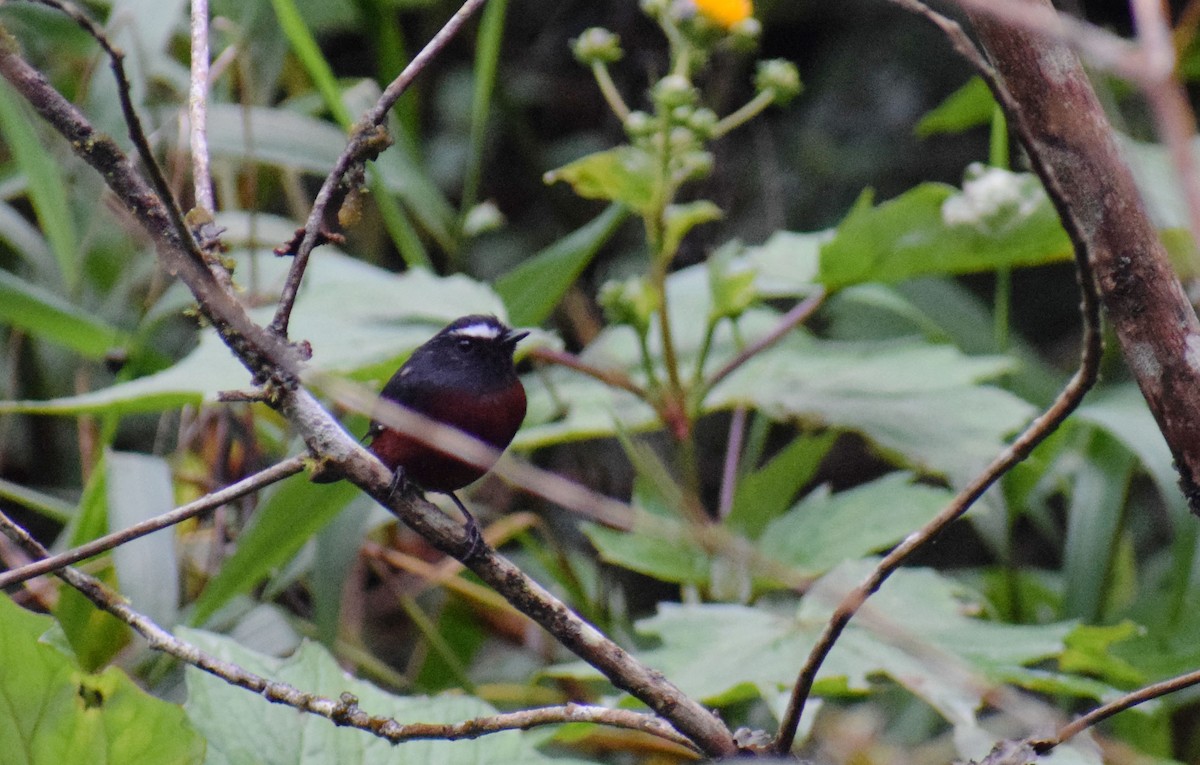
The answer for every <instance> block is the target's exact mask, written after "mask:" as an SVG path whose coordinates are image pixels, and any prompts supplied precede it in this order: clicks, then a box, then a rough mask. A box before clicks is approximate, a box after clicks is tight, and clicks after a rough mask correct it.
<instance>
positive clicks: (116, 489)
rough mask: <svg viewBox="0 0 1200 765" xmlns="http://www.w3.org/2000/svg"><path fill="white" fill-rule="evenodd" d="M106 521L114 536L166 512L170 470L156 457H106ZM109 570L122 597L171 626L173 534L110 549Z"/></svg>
mask: <svg viewBox="0 0 1200 765" xmlns="http://www.w3.org/2000/svg"><path fill="white" fill-rule="evenodd" d="M104 464H105V469H106V470H107V471H108V475H107V476H106V480H105V490H106V494H107V498H108V521H109V525H110V526H111V529H110V530H111V531H119V530H120V529H124V528H127V527H129V526H132V525H134V524H135V523H140V522H142V521H145V520H149V519H150V518H153V517H154V516H156V515H161V514H162V513H165V512H168V511H170V510H171V509H172V508H173V507H174V506H175V496H174V488H173V486H172V483H171V468H170V466H169V465H167V463H166V461H165V460H163V459H162V458H161V457H154V456H152V455H149V454H134V453H132V452H117V451H111V452H109V453H108V454H107V455H106V457H105V460H104ZM113 566H114V567H115V568H116V571H117V581H118V582H119V583H120V585H121V593H122V594H123V595H124V596H125V597H127V598H129V600H130V601H131V602H132V603H133V605H134V607H135V608H137V610H138V611H140V612H141V613H143V614H146V615H147V616H149V617H150V618H151V619H153V620H154V621H155V623H156V624H158V625H159V626H161V627H167V628H169V627H171V626H173V625H174V624H175V622H176V621H177V617H178V613H179V597H180V590H179V560H178V557H177V556H176V555H175V537H174V533H173V529H166V530H163V531H159V532H157V533H154V534H149V535H147V536H144V537H142V538H140V539H134V540H132V541H130V542H126V543H124V544H123V545H121V546H120V547H117V548H116V549H114V550H113Z"/></svg>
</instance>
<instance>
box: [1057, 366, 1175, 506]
mask: <svg viewBox="0 0 1200 765" xmlns="http://www.w3.org/2000/svg"><path fill="white" fill-rule="evenodd" d="M1076 416H1077V417H1078V418H1079V419H1081V420H1084V421H1086V422H1089V423H1092V424H1093V425H1096V426H1098V427H1100V428H1103V429H1104V431H1105V432H1106V433H1108V434H1109V435H1111V436H1112V437H1113V438H1115V439H1117V440H1119V441H1120V442H1121V443H1123V444H1124V445H1125V446H1126V448H1128V449H1129V450H1130V451H1131V452H1133V453H1134V454H1136V455H1137V457H1138V459H1139V460H1140V461H1141V463H1142V466H1143V467H1144V468H1145V469H1146V471H1147V472H1149V474H1150V476H1151V477H1152V478H1153V479H1154V483H1155V485H1156V486H1157V487H1158V493H1159V496H1161V497H1162V500H1163V502H1164V503H1166V506H1167V509H1168V510H1170V511H1171V520H1172V521H1174V523H1175V524H1176V526H1177V527H1183V526H1185V525H1191V524H1193V523H1195V520H1194V518H1193V517H1192V515H1191V513H1190V512H1189V511H1188V507H1187V502H1186V501H1185V500H1184V497H1183V495H1182V493H1181V492H1180V491H1179V484H1178V481H1179V475H1178V473H1176V472H1175V463H1174V458H1172V456H1171V450H1170V449H1169V448H1168V447H1167V442H1166V441H1165V440H1163V435H1162V431H1161V430H1159V429H1158V423H1156V422H1155V421H1154V415H1152V414H1150V409H1149V408H1148V407H1147V406H1146V399H1145V398H1143V397H1142V394H1141V391H1139V390H1138V388H1137V386H1136V385H1135V384H1133V383H1122V384H1119V385H1109V386H1105V387H1103V388H1101V389H1100V390H1097V391H1095V392H1093V393H1092V394H1090V395H1089V396H1088V397H1087V399H1085V400H1084V403H1083V405H1082V406H1080V407H1079V411H1078V412H1077V413H1076Z"/></svg>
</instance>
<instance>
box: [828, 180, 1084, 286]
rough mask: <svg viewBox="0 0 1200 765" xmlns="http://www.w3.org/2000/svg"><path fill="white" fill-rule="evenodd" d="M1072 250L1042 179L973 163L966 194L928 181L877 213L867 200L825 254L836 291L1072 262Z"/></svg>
mask: <svg viewBox="0 0 1200 765" xmlns="http://www.w3.org/2000/svg"><path fill="white" fill-rule="evenodd" d="M1071 255H1072V248H1071V243H1070V240H1069V239H1068V238H1067V234H1066V232H1065V231H1063V229H1062V226H1061V224H1060V223H1059V221H1058V215H1057V213H1056V212H1055V211H1054V207H1053V205H1051V204H1050V201H1049V199H1048V198H1047V197H1046V193H1045V191H1044V190H1043V189H1042V187H1041V184H1040V183H1039V182H1038V180H1037V178H1036V176H1034V175H1032V174H1029V173H1012V172H1009V171H1007V170H1001V169H999V168H985V167H983V166H981V165H973V166H972V167H971V168H968V171H967V178H966V180H965V181H964V183H963V190H962V191H961V192H960V191H958V190H956V189H954V188H953V187H951V186H945V185H942V184H936V183H925V184H922V185H920V186H918V187H916V188H915V189H912V190H910V191H907V192H905V193H904V194H902V195H900V196H899V197H897V198H895V199H893V200H890V201H888V202H884V203H883V204H881V205H879V206H877V207H873V206H871V204H870V196H869V194H868V195H864V196H863V197H862V198H860V200H859V202H858V203H857V204H855V206H854V208H853V209H852V210H851V211H850V213H849V215H847V216H846V219H845V220H843V221H842V223H841V224H840V225H839V226H838V228H837V231H836V233H835V235H834V237H833V239H832V240H830V241H829V242H826V243H825V245H824V246H823V247H822V248H821V268H820V276H819V280H820V281H821V282H822V283H823V284H825V285H826V286H828V287H834V288H836V287H844V286H847V285H850V284H857V283H860V282H868V281H875V282H898V281H903V280H905V279H910V278H912V277H914V276H923V275H929V274H944V275H949V274H964V273H972V272H976V271H986V270H991V269H996V268H1015V267H1019V266H1035V265H1043V264H1046V263H1054V262H1058V261H1063V260H1068V259H1069V258H1070V257H1071Z"/></svg>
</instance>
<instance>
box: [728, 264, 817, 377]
mask: <svg viewBox="0 0 1200 765" xmlns="http://www.w3.org/2000/svg"><path fill="white" fill-rule="evenodd" d="M823 302H825V288H824V287H818V288H817V290H816V292H813V293H812V294H811V295H809V296H808V297H806V298H804V299H803V300H801V301H800V302H799V303H797V304H796V305H794V306H792V309H791V310H790V311H788V312H787V313H785V314H784V315H783V318H781V319H780V320H779V323H778V324H776V325H775V328H774V329H772V330H771V331H770V332H768V333H767V334H765V335H763V336H762V337H761V338H759V339H758V340H757V341H755V342H754V343H752V344H751V345H749V346H747V347H746V348H745V349H744V350H743V351H742V352H741V353H739V354H738V355H736V356H734V357H733V358H732V359H730V360H729V361H727V362H726V363H725V365H724V366H722V367H721V368H720V369H718V370H717V371H716V372H714V373H713V375H712V377H710V378H708V380H707V381H705V389H706V390H711V389H713V388H715V387H717V385H719V384H720V383H721V381H722V380H724V379H725V378H726V377H728V376H729V375H731V374H733V373H734V372H735V371H737V370H738V368H740V367H741V366H742V365H743V364H745V363H746V362H747V361H749V360H750V359H752V358H754V357H755V356H757V355H758V354H760V353H762V352H763V351H765V350H766V349H768V348H770V347H771V346H772V345H774V344H775V343H778V342H779V341H780V340H782V339H783V338H784V336H785V335H787V333H788V332H791V331H792V330H793V329H795V328H796V327H798V326H800V324H801V323H803V322H804V321H805V320H806V319H808V317H809V316H812V315H813V312H814V311H816V310H817V309H818V308H820V307H821V303H823Z"/></svg>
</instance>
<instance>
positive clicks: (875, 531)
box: [760, 473, 954, 575]
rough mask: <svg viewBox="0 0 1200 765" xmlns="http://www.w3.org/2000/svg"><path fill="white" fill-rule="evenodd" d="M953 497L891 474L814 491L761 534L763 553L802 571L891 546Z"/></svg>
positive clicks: (820, 568)
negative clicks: (833, 489)
mask: <svg viewBox="0 0 1200 765" xmlns="http://www.w3.org/2000/svg"><path fill="white" fill-rule="evenodd" d="M953 497H954V495H953V494H952V493H951V492H949V491H947V490H945V489H939V488H934V487H932V486H922V485H919V484H914V483H913V482H912V476H911V475H908V474H906V473H892V474H890V475H887V476H884V477H883V478H880V479H878V480H875V481H871V482H870V483H866V484H863V485H861V486H857V487H855V488H853V489H849V490H847V491H841V492H838V493H836V494H829V493H828V492H813V493H812V494H810V495H809V496H807V497H805V498H804V499H803V500H802V501H801V502H800V503H799V504H798V505H796V507H794V508H793V509H792V510H790V511H789V512H788V513H786V514H785V515H782V516H780V517H779V518H776V519H775V520H774V521H772V522H771V523H770V524H769V525H768V526H767V528H766V530H765V532H764V533H763V535H762V541H761V543H760V544H761V547H762V552H763V554H764V555H768V556H770V557H773V558H775V559H776V560H779V561H782V562H784V563H787V564H789V565H791V566H793V567H795V568H796V569H797V570H799V571H800V572H801V573H803V574H808V575H814V574H818V573H822V572H824V571H827V570H829V569H830V568H832V567H833V566H836V565H837V564H839V563H841V562H842V561H845V560H854V559H857V558H861V557H863V556H865V555H867V554H869V553H873V552H877V551H879V550H882V549H884V548H887V547H891V546H892V545H893V544H895V543H896V542H898V541H900V540H901V539H903V538H904V537H905V536H906V535H908V534H909V533H910V532H912V531H915V530H916V529H917V528H919V527H920V526H922V525H923V524H924V523H926V522H927V521H929V519H931V518H932V517H933V516H934V515H936V514H937V512H938V511H939V510H941V509H942V508H943V507H945V506H946V504H947V503H949V501H950V500H951V499H953Z"/></svg>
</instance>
